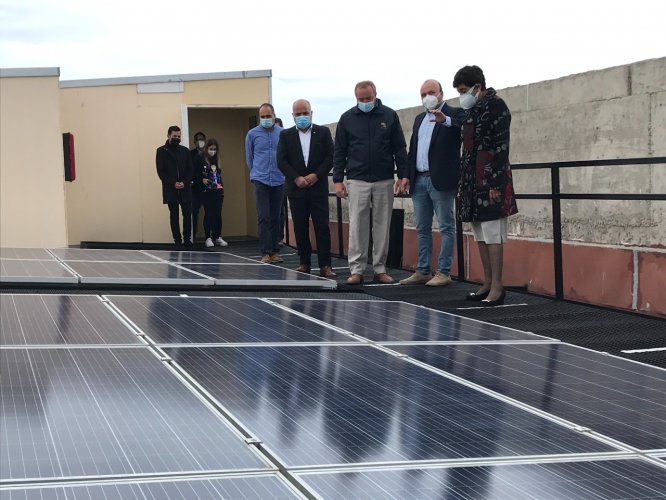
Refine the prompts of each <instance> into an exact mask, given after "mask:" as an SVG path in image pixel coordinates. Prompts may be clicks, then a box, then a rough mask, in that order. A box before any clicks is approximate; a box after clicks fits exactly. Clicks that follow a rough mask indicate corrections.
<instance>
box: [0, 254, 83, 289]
mask: <svg viewBox="0 0 666 500" xmlns="http://www.w3.org/2000/svg"><path fill="white" fill-rule="evenodd" d="M79 279H80V278H79V276H77V275H76V274H75V273H73V272H72V270H70V269H68V267H67V266H66V265H64V264H63V263H61V262H59V261H57V260H18V259H2V260H0V283H70V284H74V283H78V282H79Z"/></svg>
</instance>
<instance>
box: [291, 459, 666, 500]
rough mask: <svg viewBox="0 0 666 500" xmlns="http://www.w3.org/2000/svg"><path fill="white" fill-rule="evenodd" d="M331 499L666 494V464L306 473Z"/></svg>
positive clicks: (510, 499) (556, 499)
mask: <svg viewBox="0 0 666 500" xmlns="http://www.w3.org/2000/svg"><path fill="white" fill-rule="evenodd" d="M301 479H302V480H303V481H304V482H305V483H307V484H308V485H309V486H310V487H311V488H312V489H313V490H314V491H316V492H317V493H318V494H319V495H320V496H321V497H322V498H327V499H331V500H335V499H341V500H347V499H350V498H353V499H354V500H376V499H377V498H381V499H383V500H390V499H393V500H404V499H407V498H418V499H420V500H440V499H444V498H445V499H447V500H469V499H475V500H501V499H506V500H523V499H525V500H526V499H530V500H535V499H539V500H562V499H565V498H567V499H583V498H585V499H598V500H602V499H609V498H616V499H620V498H622V499H626V500H632V499H636V500H638V499H645V498H654V499H657V498H664V496H665V494H666V468H661V467H658V466H655V465H653V464H650V463H649V462H644V461H642V460H618V461H615V460H609V461H597V462H570V463H550V464H538V465H537V464H531V465H497V466H487V467H463V468H448V469H412V470H390V471H376V472H375V471H373V472H353V473H342V474H314V475H303V476H301Z"/></svg>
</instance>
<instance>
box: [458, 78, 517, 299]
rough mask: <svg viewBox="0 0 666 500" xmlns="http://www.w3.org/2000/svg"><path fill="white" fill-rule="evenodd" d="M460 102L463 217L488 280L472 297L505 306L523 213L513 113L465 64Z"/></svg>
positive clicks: (460, 212)
mask: <svg viewBox="0 0 666 500" xmlns="http://www.w3.org/2000/svg"><path fill="white" fill-rule="evenodd" d="M453 86H454V87H455V88H456V89H457V90H458V92H459V94H460V106H461V107H462V108H463V109H465V110H467V115H466V118H465V120H464V122H463V126H462V156H461V160H460V184H459V188H458V217H459V218H460V220H461V221H462V222H470V223H471V225H472V231H473V232H474V239H475V240H476V241H477V244H478V246H479V254H480V256H481V262H482V263H483V276H484V279H483V285H481V288H480V289H479V290H478V291H476V292H475V293H471V294H469V295H468V296H467V300H472V301H481V303H482V304H483V305H491V306H494V305H500V304H503V303H504V297H505V295H506V293H505V291H504V287H503V285H502V260H503V245H504V242H505V241H506V239H507V217H508V216H510V215H513V214H515V213H517V212H518V207H517V206H516V200H515V196H514V192H513V180H512V176H511V167H510V164H509V129H510V126H511V113H510V111H509V108H508V107H507V106H506V104H505V103H504V101H503V100H502V99H501V98H500V97H498V96H497V93H496V92H495V90H494V89H493V88H486V80H485V77H484V75H483V71H481V68H479V67H478V66H465V67H464V68H461V69H460V70H459V71H458V72H457V73H456V75H455V77H454V78H453Z"/></svg>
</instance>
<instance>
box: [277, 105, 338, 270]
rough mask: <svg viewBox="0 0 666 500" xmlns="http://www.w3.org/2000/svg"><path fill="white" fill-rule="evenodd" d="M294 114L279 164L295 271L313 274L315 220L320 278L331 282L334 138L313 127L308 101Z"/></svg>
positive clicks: (295, 108)
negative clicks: (293, 243)
mask: <svg viewBox="0 0 666 500" xmlns="http://www.w3.org/2000/svg"><path fill="white" fill-rule="evenodd" d="M292 111H293V112H292V116H293V117H294V122H295V123H296V126H295V127H292V128H289V129H285V130H283V131H282V133H281V134H280V142H279V143H278V148H277V162H278V167H279V168H280V170H281V171H282V173H283V174H284V176H285V177H286V182H285V193H287V196H288V197H289V206H290V207H291V218H292V220H293V222H294V233H295V235H296V247H297V248H298V256H299V258H300V265H299V266H298V268H297V269H296V270H297V271H300V272H302V273H309V272H310V259H311V256H312V246H311V244H310V217H312V224H313V226H314V230H315V238H316V241H317V261H318V264H319V275H320V276H322V277H323V278H329V279H330V278H334V277H335V273H334V272H333V269H332V268H331V233H330V230H329V227H328V223H329V216H328V173H329V172H330V171H331V168H332V167H333V138H332V136H331V131H330V130H329V129H328V128H327V127H321V126H319V125H315V124H313V123H312V108H311V106H310V103H309V102H308V101H307V100H305V99H299V100H297V101H295V102H294V104H293V106H292Z"/></svg>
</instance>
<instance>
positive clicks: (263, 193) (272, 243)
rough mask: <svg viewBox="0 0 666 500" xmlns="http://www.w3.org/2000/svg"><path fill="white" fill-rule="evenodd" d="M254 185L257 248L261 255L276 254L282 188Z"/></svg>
mask: <svg viewBox="0 0 666 500" xmlns="http://www.w3.org/2000/svg"><path fill="white" fill-rule="evenodd" d="M252 184H254V194H255V197H256V202H257V224H258V226H259V246H260V247H261V254H262V255H270V254H272V253H277V252H278V251H279V249H280V247H279V246H278V235H279V233H280V228H279V226H280V207H281V204H282V188H283V185H282V184H281V185H279V186H268V185H266V184H262V183H261V182H258V181H252Z"/></svg>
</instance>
